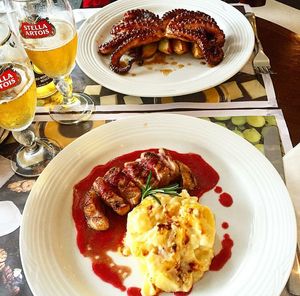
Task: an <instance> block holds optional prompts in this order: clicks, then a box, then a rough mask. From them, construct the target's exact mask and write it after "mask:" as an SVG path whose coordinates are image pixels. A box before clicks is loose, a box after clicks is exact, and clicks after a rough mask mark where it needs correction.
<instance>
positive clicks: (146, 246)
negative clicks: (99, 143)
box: [125, 190, 215, 296]
mask: <svg viewBox="0 0 300 296" xmlns="http://www.w3.org/2000/svg"><path fill="white" fill-rule="evenodd" d="M156 197H157V198H158V199H159V200H160V201H161V205H160V204H159V203H158V202H157V200H155V199H154V198H153V197H151V196H148V197H147V198H146V199H144V200H143V201H142V202H141V203H140V204H139V205H138V206H137V207H135V208H134V209H133V210H132V211H131V212H130V213H129V214H128V221H127V234H126V237H125V248H127V249H129V251H130V253H131V254H132V255H133V256H135V257H136V258H137V259H138V260H139V265H140V268H141V272H142V273H143V275H144V278H145V281H144V285H143V288H142V295H143V296H148V295H156V294H157V293H158V292H159V291H160V290H163V291H166V292H175V291H184V292H187V291H189V290H190V289H191V288H192V286H193V284H194V283H195V282H196V281H198V280H199V279H200V278H201V277H202V276H203V274H204V272H205V271H207V270H208V269H209V266H210V263H211V260H212V258H213V255H214V254H213V245H214V239H215V220H214V216H213V213H212V212H211V210H210V209H209V208H208V207H206V206H203V205H201V204H199V202H198V200H197V198H196V197H191V196H190V195H189V194H188V193H187V191H185V190H183V191H182V193H181V194H180V196H170V195H166V194H156Z"/></svg>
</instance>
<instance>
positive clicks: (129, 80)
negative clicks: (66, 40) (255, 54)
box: [77, 0, 254, 97]
mask: <svg viewBox="0 0 300 296" xmlns="http://www.w3.org/2000/svg"><path fill="white" fill-rule="evenodd" d="M135 8H144V9H148V10H150V11H153V12H155V13H157V14H159V15H162V14H163V13H164V12H166V11H169V10H171V9H174V8H186V9H190V10H201V11H203V12H206V13H208V14H209V15H211V16H212V17H214V18H215V20H216V21H217V23H218V25H219V26H220V28H221V29H222V30H223V31H224V33H225V35H226V42H225V45H224V52H225V58H224V60H223V61H222V62H221V63H220V64H219V65H218V66H216V67H208V66H207V65H202V64H201V63H200V61H199V60H197V59H194V58H193V57H192V56H191V55H188V54H187V55H182V56H176V57H175V56H174V55H173V58H174V59H175V60H176V61H177V62H178V64H177V65H172V64H171V62H172V61H170V63H169V64H168V65H159V64H158V65H154V64H153V65H151V68H152V69H151V70H149V69H148V68H147V66H142V67H140V66H137V65H134V66H133V67H132V69H131V70H130V72H129V73H128V74H127V75H118V74H116V73H114V72H112V71H111V70H110V69H109V62H110V58H109V57H107V56H106V57H105V56H101V55H99V54H98V53H97V41H99V42H101V43H102V42H103V41H105V40H108V39H109V32H110V28H111V27H112V25H113V24H114V23H116V22H117V21H119V20H120V19H121V18H122V16H123V14H124V12H125V11H127V10H129V9H135ZM78 44H79V45H78V53H77V63H78V65H79V67H80V68H81V69H82V70H83V72H85V74H86V75H88V76H89V77H90V78H92V79H93V80H95V81H96V82H97V83H99V84H101V85H104V86H105V87H107V88H110V89H112V90H114V91H117V92H120V93H124V94H129V95H135V96H143V97H155V96H158V97H161V96H177V95H184V94H189V93H194V92H197V91H201V90H204V89H208V88H210V87H213V86H216V85H218V84H220V83H222V82H224V81H225V80H227V79H229V78H231V77H232V76H233V75H234V74H236V73H237V72H238V71H239V70H240V69H241V68H242V67H243V66H244V65H245V64H246V62H247V61H248V59H249V58H250V55H251V53H252V50H253V46H254V35H253V31H252V28H251V26H250V24H249V22H248V21H247V19H246V18H245V17H244V16H243V15H242V14H241V13H240V12H239V11H238V10H237V9H236V8H234V7H232V6H231V5H229V4H226V3H224V2H222V1H219V0H201V1H199V0H185V1H182V0H164V1H162V0H119V1H116V2H114V3H112V4H111V5H108V6H106V7H104V8H102V9H101V10H100V11H99V12H98V13H96V14H95V15H93V16H92V17H91V18H89V19H88V20H87V21H86V22H85V23H84V24H83V25H82V27H81V29H80V31H79V43H78ZM173 62H174V60H173ZM179 64H181V65H184V67H182V68H179ZM162 69H171V70H172V72H171V73H170V74H169V75H164V74H163V73H162V72H161V70H162Z"/></svg>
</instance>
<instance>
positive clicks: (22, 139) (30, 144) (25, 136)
mask: <svg viewBox="0 0 300 296" xmlns="http://www.w3.org/2000/svg"><path fill="white" fill-rule="evenodd" d="M12 134H13V137H14V138H15V139H16V141H17V142H18V143H20V144H21V145H23V146H24V147H25V151H26V154H28V155H30V154H34V153H35V152H36V150H37V149H38V145H37V143H36V141H35V139H36V137H35V134H34V132H33V131H32V130H31V129H30V128H27V129H25V130H23V131H13V132H12Z"/></svg>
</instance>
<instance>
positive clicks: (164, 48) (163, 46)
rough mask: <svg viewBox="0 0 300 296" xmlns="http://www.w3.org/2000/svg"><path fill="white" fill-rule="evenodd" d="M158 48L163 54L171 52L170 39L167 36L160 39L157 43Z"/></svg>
mask: <svg viewBox="0 0 300 296" xmlns="http://www.w3.org/2000/svg"><path fill="white" fill-rule="evenodd" d="M158 50H159V51H161V52H163V53H165V54H171V53H173V50H172V46H171V41H170V39H168V38H163V39H161V40H160V41H159V44H158Z"/></svg>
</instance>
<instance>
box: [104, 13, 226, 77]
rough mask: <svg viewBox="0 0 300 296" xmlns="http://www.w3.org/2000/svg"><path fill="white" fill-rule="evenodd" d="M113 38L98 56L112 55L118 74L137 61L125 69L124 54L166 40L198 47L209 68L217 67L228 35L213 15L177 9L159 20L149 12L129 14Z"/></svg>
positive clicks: (127, 65)
mask: <svg viewBox="0 0 300 296" xmlns="http://www.w3.org/2000/svg"><path fill="white" fill-rule="evenodd" d="M111 35H112V37H113V38H112V39H111V40H109V41H108V42H105V43H103V44H100V45H99V46H98V52H99V53H100V54H102V55H108V54H111V63H110V69H111V70H112V71H114V72H116V73H118V74H125V73H127V72H128V71H129V70H130V69H131V66H132V63H133V62H135V61H136V60H138V59H137V58H132V59H131V60H130V61H129V62H128V63H127V64H125V65H124V63H121V62H120V61H121V58H122V56H123V55H124V54H126V53H130V52H132V50H133V49H136V48H138V47H141V46H144V45H147V44H150V43H154V42H158V41H160V40H161V39H163V38H168V39H178V40H182V41H185V42H189V43H193V44H196V45H197V46H198V47H199V48H200V50H201V52H202V56H203V58H204V59H205V61H206V62H207V64H208V65H209V66H216V65H218V64H219V63H220V62H221V61H222V60H223V58H224V52H223V49H222V47H223V46H224V43H225V34H224V32H223V31H222V30H221V29H220V28H219V26H218V25H217V23H216V21H215V20H214V19H213V18H212V17H211V16H210V15H208V14H206V13H204V12H201V11H190V10H186V9H174V10H171V11H168V12H166V13H165V14H163V16H162V17H161V18H160V17H159V16H158V15H156V14H154V13H153V12H151V11H149V10H144V9H134V10H129V11H127V12H126V13H125V14H124V16H123V18H122V20H121V21H120V22H118V23H117V24H115V25H114V26H113V27H112V29H111Z"/></svg>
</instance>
